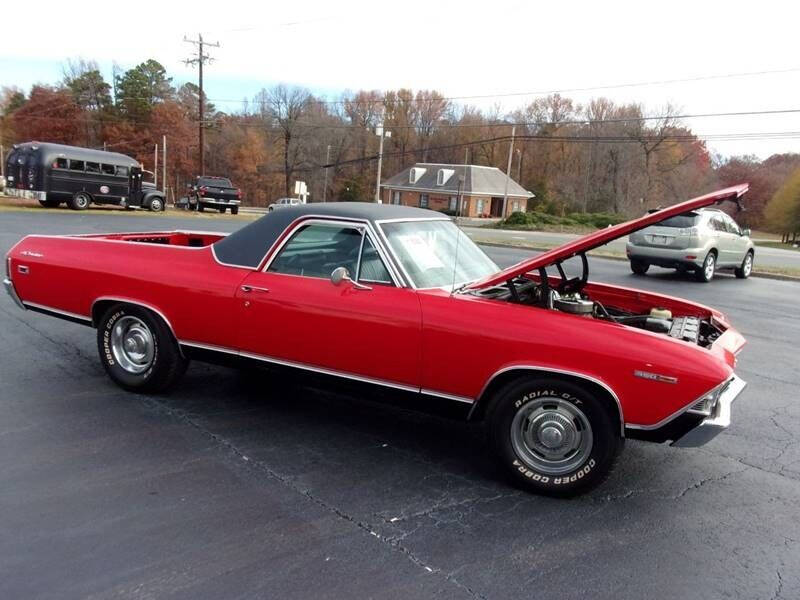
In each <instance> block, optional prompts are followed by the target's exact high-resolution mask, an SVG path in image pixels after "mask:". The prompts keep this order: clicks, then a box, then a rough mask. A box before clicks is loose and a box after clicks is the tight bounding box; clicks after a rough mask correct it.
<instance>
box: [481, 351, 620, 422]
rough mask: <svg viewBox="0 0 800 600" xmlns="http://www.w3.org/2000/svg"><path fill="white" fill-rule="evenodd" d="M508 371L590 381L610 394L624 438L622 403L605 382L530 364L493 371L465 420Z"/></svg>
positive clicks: (587, 376) (591, 377)
mask: <svg viewBox="0 0 800 600" xmlns="http://www.w3.org/2000/svg"><path fill="white" fill-rule="evenodd" d="M509 371H537V372H541V373H558V374H559V375H570V376H572V377H577V378H578V379H585V380H586V381H591V382H592V383H595V384H597V385H599V386H600V387H602V388H603V389H604V390H606V391H607V392H608V393H609V394H611V397H612V398H614V402H616V404H617V410H618V411H619V421H620V423H619V424H620V432H621V435H622V437H625V413H624V412H623V410H622V403H620V401H619V396H617V394H616V392H614V390H613V389H611V386H609V385H608V384H607V383H606V382H604V381H602V380H600V379H597V378H596V377H593V376H591V375H586V374H585V373H579V372H577V371H567V370H565V369H557V368H554V367H543V366H539V365H530V364H524V365H512V366H510V367H505V368H502V369H500V370H499V371H495V372H494V373H493V374H492V376H491V377H489V379H487V380H486V383H485V384H484V385H483V388H482V389H481V393H480V394H478V402H475V405H474V406H473V407H472V410H470V412H469V415H467V419H471V418H472V415H473V413H474V412H475V409H476V408H477V406H478V404H479V403H480V399H481V398H483V395H484V394H485V393H486V390H487V389H488V388H489V385H491V383H492V381H494V380H495V379H496V378H497V377H498V376H499V375H502V374H503V373H508V372H509Z"/></svg>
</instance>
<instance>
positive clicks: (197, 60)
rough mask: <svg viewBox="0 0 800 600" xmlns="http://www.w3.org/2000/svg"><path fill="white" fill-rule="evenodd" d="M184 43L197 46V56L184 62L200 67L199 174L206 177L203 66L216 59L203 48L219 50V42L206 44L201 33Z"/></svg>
mask: <svg viewBox="0 0 800 600" xmlns="http://www.w3.org/2000/svg"><path fill="white" fill-rule="evenodd" d="M183 41H184V42H186V43H188V44H194V45H195V46H197V55H196V56H194V57H192V58H189V59H187V60H185V61H183V62H184V63H185V64H187V65H197V67H198V73H199V78H198V81H199V84H198V88H199V94H198V105H199V111H198V113H199V137H200V152H199V154H200V157H199V161H200V173H199V175H205V174H206V162H205V140H204V139H203V138H204V135H203V129H204V128H205V125H206V124H205V123H204V122H203V119H204V118H205V116H204V114H203V113H204V110H205V103H206V101H205V95H204V94H203V65H204V64H205V63H206V62H211V61H212V60H214V59H212V58H211V57H210V56H209V55H208V54H206V53H205V52H204V51H203V48H204V47H205V46H211V47H213V48H219V42H214V43H211V42H206V41H204V40H203V35H202V34H200V33H198V34H197V39H196V40H190V39H187V38H186V36H184V38H183Z"/></svg>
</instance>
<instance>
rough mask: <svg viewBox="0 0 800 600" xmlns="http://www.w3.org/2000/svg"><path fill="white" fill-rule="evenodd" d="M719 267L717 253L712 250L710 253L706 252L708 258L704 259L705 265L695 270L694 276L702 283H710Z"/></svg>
mask: <svg viewBox="0 0 800 600" xmlns="http://www.w3.org/2000/svg"><path fill="white" fill-rule="evenodd" d="M716 269H717V254H716V253H715V252H714V251H713V250H712V251H711V252H709V253H708V254H706V258H705V260H704V261H703V266H701V267H699V268H698V269H697V270H696V271H695V272H694V276H695V279H697V281H699V282H701V283H708V282H709V281H711V280H712V279H714V273H715V272H716Z"/></svg>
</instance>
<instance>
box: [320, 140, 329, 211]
mask: <svg viewBox="0 0 800 600" xmlns="http://www.w3.org/2000/svg"><path fill="white" fill-rule="evenodd" d="M330 163H331V145H330V144H328V150H327V152H325V184H324V185H323V186H322V201H323V202H327V201H328V165H329V164H330Z"/></svg>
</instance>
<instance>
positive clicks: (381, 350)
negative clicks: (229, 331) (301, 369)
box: [237, 272, 421, 388]
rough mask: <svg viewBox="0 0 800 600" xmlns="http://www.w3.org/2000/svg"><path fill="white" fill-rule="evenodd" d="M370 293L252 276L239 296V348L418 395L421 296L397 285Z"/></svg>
mask: <svg viewBox="0 0 800 600" xmlns="http://www.w3.org/2000/svg"><path fill="white" fill-rule="evenodd" d="M370 287H371V289H369V290H360V289H356V288H355V287H354V286H353V285H352V284H350V283H349V282H347V281H345V282H343V283H342V284H341V285H339V286H335V285H333V283H331V281H330V280H329V279H323V278H315V277H304V276H297V275H287V274H283V273H272V272H253V273H250V274H249V275H248V276H247V277H246V278H245V280H244V281H243V282H242V286H241V287H240V289H239V291H238V292H237V299H238V301H239V310H240V312H239V314H240V326H239V328H238V330H239V331H240V332H241V333H240V336H241V338H240V340H239V343H238V346H239V348H240V349H241V351H242V352H245V353H251V354H256V355H259V356H265V357H270V358H274V359H279V360H283V361H290V362H296V363H302V364H303V365H308V366H313V367H318V368H322V369H328V370H333V371H337V372H344V373H348V374H353V375H358V376H360V377H365V378H369V379H378V380H381V381H386V382H391V383H395V384H400V385H403V386H410V387H413V388H418V387H419V382H420V344H421V309H420V304H419V299H418V297H417V293H416V292H415V291H413V290H410V289H407V288H398V287H394V286H393V285H381V284H370ZM248 289H249V291H246V290H248Z"/></svg>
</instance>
